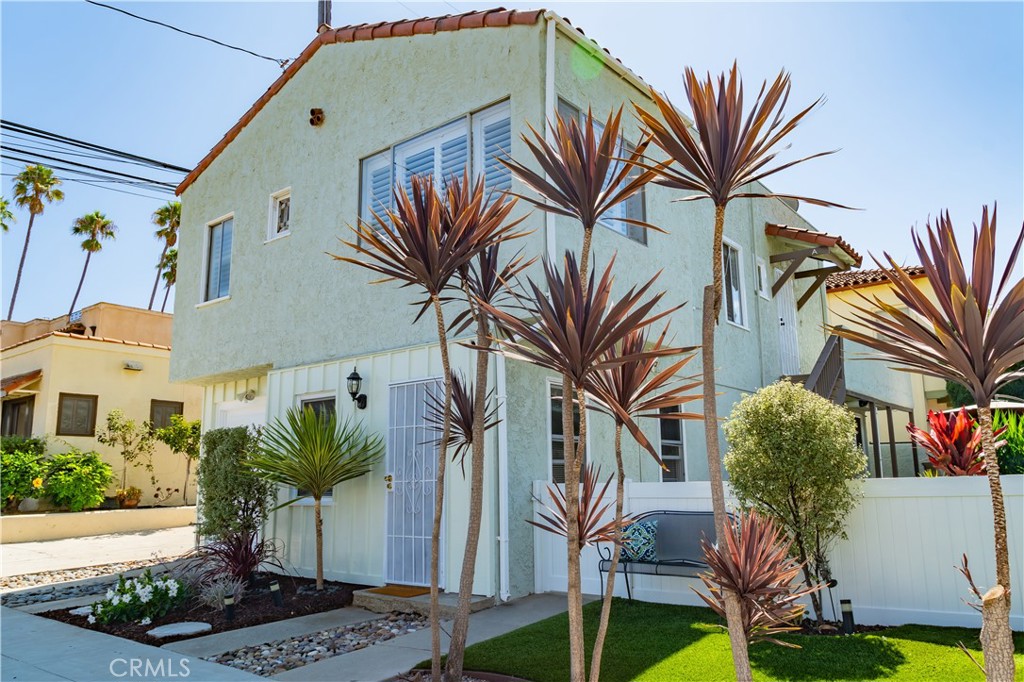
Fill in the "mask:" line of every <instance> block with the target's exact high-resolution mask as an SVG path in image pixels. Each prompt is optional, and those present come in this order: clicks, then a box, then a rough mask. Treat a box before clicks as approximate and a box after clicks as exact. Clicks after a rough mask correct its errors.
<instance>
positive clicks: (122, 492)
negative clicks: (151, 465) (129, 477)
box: [115, 485, 142, 509]
mask: <svg viewBox="0 0 1024 682" xmlns="http://www.w3.org/2000/svg"><path fill="white" fill-rule="evenodd" d="M115 496H116V497H117V506H118V507H120V508H121V509H134V508H135V507H138V506H139V500H141V499H142V490H141V489H139V488H137V487H135V486H134V485H130V486H128V487H127V488H118V489H117V493H116V495H115Z"/></svg>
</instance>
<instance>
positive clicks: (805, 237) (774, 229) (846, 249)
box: [764, 223, 863, 267]
mask: <svg viewBox="0 0 1024 682" xmlns="http://www.w3.org/2000/svg"><path fill="white" fill-rule="evenodd" d="M764 233H765V234H766V235H768V236H769V237H783V238H785V239H795V240H797V241H801V242H806V243H807V244H817V245H818V246H827V247H829V248H833V247H835V248H838V249H839V250H840V251H842V252H843V253H845V254H846V255H847V256H848V257H849V258H850V259H851V260H853V266H854V267H860V264H861V261H862V260H863V259H862V258H861V255H860V254H859V253H857V252H856V251H855V250H854V248H853V247H852V246H850V244H849V242H847V241H846V240H845V239H843V238H842V237H840V236H839V235H835V234H828V233H826V232H815V231H814V230H808V229H805V228H802V227H790V226H789V225H775V224H772V223H766V224H765V226H764Z"/></svg>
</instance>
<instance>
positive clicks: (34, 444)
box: [0, 436, 46, 456]
mask: <svg viewBox="0 0 1024 682" xmlns="http://www.w3.org/2000/svg"><path fill="white" fill-rule="evenodd" d="M14 450H20V451H22V452H31V453H33V454H36V455H40V456H42V454H43V453H44V452H46V439H45V438H32V437H27V436H3V437H2V438H0V452H13V451H14Z"/></svg>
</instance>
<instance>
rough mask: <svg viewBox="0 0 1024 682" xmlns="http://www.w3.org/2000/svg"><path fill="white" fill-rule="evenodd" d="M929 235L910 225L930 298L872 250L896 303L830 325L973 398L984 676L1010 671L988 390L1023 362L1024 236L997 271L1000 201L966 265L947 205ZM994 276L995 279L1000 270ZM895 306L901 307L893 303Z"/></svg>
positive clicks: (984, 218)
mask: <svg viewBox="0 0 1024 682" xmlns="http://www.w3.org/2000/svg"><path fill="white" fill-rule="evenodd" d="M926 229H927V238H926V239H924V238H922V237H921V236H920V235H919V234H918V233H917V231H916V230H912V231H911V237H912V239H913V243H914V250H915V251H916V252H917V256H918V258H919V259H920V263H921V266H922V267H923V268H924V273H925V277H926V278H927V280H928V283H929V284H930V285H931V288H932V290H933V292H934V297H935V302H934V303H933V302H932V301H931V300H929V297H928V295H927V294H926V293H925V292H924V291H922V290H921V289H920V288H918V286H917V283H916V282H917V280H914V279H911V277H910V275H908V274H907V272H906V271H905V270H904V269H903V268H902V267H901V266H900V265H899V264H898V263H897V262H896V260H894V259H893V258H892V257H891V256H890V255H889V254H885V261H886V263H885V264H883V262H882V261H880V260H878V259H877V258H876V259H875V262H876V263H877V264H878V265H879V267H881V268H882V273H883V274H884V275H885V278H886V280H887V282H888V284H889V287H890V289H891V291H892V293H894V294H895V295H896V298H897V299H899V304H892V303H886V302H885V301H883V300H881V299H880V298H879V297H878V296H875V297H873V298H868V297H866V296H863V295H861V299H862V302H861V303H860V304H853V310H854V313H853V314H852V318H851V319H850V321H851V322H855V323H856V324H858V325H859V326H860V327H861V329H846V328H840V327H834V328H832V331H833V333H835V334H839V335H840V336H842V337H845V338H847V339H850V340H851V341H856V342H858V343H862V344H864V345H865V346H867V347H868V348H871V349H873V350H875V351H878V352H879V353H880V354H881V355H880V358H879V359H882V360H887V361H890V362H896V363H898V365H900V366H899V367H898V369H902V370H904V371H909V372H919V373H922V374H926V375H928V376H933V377H938V378H939V379H945V380H947V381H955V382H957V383H959V384H962V385H964V386H966V387H967V389H968V390H969V391H970V392H971V395H972V396H973V397H974V401H975V402H976V403H977V405H978V417H979V422H980V431H981V449H982V451H983V452H984V453H985V455H984V456H985V474H986V476H988V483H989V491H990V492H991V495H992V515H993V527H994V531H995V533H994V534H995V556H996V585H995V586H994V587H993V588H992V589H990V590H989V591H988V592H987V593H986V594H985V595H984V599H983V600H982V619H983V624H982V630H981V644H982V650H983V652H984V654H985V671H986V675H987V677H988V679H990V680H1012V679H1014V660H1013V636H1012V632H1011V630H1010V555H1009V551H1008V550H1007V545H1006V508H1005V506H1004V504H1003V487H1002V484H1001V483H1000V480H999V461H998V459H997V455H996V439H995V433H994V430H993V425H992V399H993V398H994V397H995V394H996V391H997V390H998V389H999V388H1000V387H1001V386H1003V385H1005V384H1007V383H1009V382H1010V381H1013V380H1014V379H1016V378H1018V377H1020V376H1021V372H1020V371H1019V370H1018V371H1015V370H1014V369H1013V368H1014V366H1015V365H1017V364H1018V363H1020V362H1022V361H1024V334H1021V333H1020V321H1021V319H1024V278H1020V277H1017V278H1016V279H1015V276H1014V267H1015V265H1016V264H1017V259H1018V257H1019V256H1020V252H1021V245H1022V242H1024V225H1022V226H1021V230H1020V233H1019V234H1018V235H1017V239H1016V240H1015V241H1014V244H1013V248H1012V249H1011V251H1010V257H1009V259H1008V260H1007V262H1006V265H1005V266H1004V268H1003V271H1002V274H1001V275H998V274H997V269H998V266H997V264H996V210H995V209H994V208H993V210H992V215H991V218H990V217H989V211H988V207H987V206H985V207H983V208H982V212H981V225H980V226H978V225H977V224H976V225H975V228H974V244H973V249H972V254H971V255H972V259H971V261H972V266H971V269H970V270H968V268H967V266H966V265H964V261H963V258H962V256H961V255H960V245H959V244H958V243H957V239H956V234H955V232H954V230H953V222H952V221H951V220H950V218H949V213H948V212H946V213H940V214H939V216H938V218H937V219H936V220H934V221H931V220H929V221H928V223H927V228H926ZM997 277H998V279H997ZM898 305H901V306H902V308H903V309H901V307H898Z"/></svg>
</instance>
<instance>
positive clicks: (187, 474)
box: [181, 455, 192, 506]
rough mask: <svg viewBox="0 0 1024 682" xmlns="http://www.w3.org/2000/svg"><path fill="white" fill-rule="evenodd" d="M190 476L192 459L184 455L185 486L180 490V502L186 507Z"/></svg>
mask: <svg viewBox="0 0 1024 682" xmlns="http://www.w3.org/2000/svg"><path fill="white" fill-rule="evenodd" d="M191 475H192V458H191V457H189V456H188V455H185V485H184V486H183V487H182V489H181V501H182V502H183V503H184V504H185V506H188V479H189V477H190V476H191Z"/></svg>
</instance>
